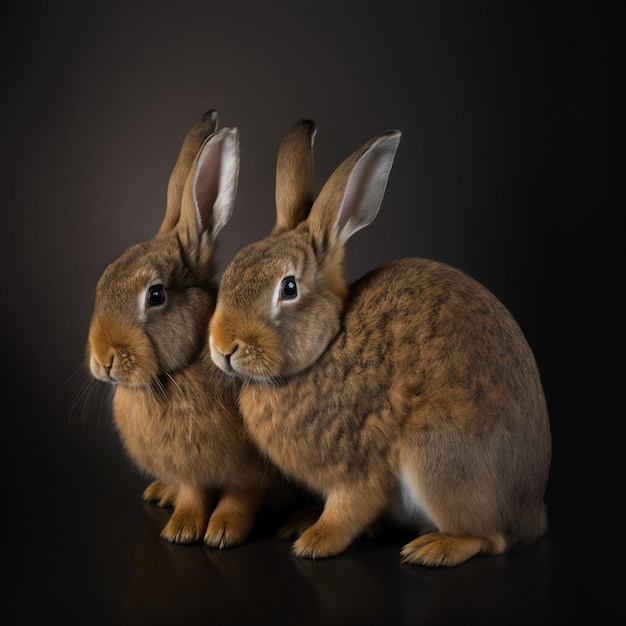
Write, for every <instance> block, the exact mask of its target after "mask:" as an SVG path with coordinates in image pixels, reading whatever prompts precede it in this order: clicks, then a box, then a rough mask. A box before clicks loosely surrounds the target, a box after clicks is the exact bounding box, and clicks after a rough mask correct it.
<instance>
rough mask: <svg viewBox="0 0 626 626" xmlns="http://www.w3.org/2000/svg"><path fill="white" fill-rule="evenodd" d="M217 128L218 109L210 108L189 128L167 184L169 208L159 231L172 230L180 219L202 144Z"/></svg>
mask: <svg viewBox="0 0 626 626" xmlns="http://www.w3.org/2000/svg"><path fill="white" fill-rule="evenodd" d="M216 129H217V111H216V110H215V109H210V110H209V111H207V112H206V113H205V114H204V115H203V116H202V117H201V118H200V120H198V121H197V122H196V123H195V124H194V125H193V126H192V127H191V129H190V130H189V132H188V133H187V135H186V136H185V139H184V140H183V145H182V147H181V149H180V154H179V155H178V160H177V161H176V165H174V169H173V170H172V173H171V174H170V180H169V183H168V186H167V208H166V211H165V217H164V218H163V223H162V224H161V227H160V229H159V232H166V231H168V230H171V229H172V228H174V226H176V224H178V220H179V219H180V207H181V204H182V198H183V189H184V188H185V182H186V180H187V177H188V176H189V172H190V171H191V168H192V167H193V165H194V162H195V159H196V156H197V155H198V152H199V150H200V148H201V147H202V144H203V143H204V142H205V141H206V139H207V137H209V136H210V135H211V134H212V133H214V132H215V130H216Z"/></svg>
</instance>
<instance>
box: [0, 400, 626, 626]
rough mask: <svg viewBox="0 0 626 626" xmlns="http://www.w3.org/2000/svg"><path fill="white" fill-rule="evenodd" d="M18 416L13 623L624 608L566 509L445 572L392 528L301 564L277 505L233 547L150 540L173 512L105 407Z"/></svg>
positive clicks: (598, 619)
mask: <svg viewBox="0 0 626 626" xmlns="http://www.w3.org/2000/svg"><path fill="white" fill-rule="evenodd" d="M35 407H38V410H43V409H42V407H39V405H38V403H33V405H32V407H30V408H31V409H34V408H35ZM4 409H5V411H6V412H5V413H4V414H3V418H6V419H4V424H5V425H6V424H7V423H8V421H9V420H10V419H11V417H15V418H17V417H18V416H19V418H20V419H21V420H28V417H29V415H28V409H29V403H28V401H26V403H24V402H22V404H21V406H19V407H17V406H5V407H4ZM20 424H21V426H20V427H15V425H14V427H13V428H10V429H7V434H6V436H5V437H4V440H3V443H4V445H5V450H8V451H10V453H9V454H8V455H5V457H4V459H3V461H4V463H5V467H4V473H3V474H4V478H5V494H4V495H5V507H4V514H3V517H4V524H3V525H4V533H3V538H4V547H3V557H2V570H3V580H4V581H5V582H4V583H3V595H4V596H5V598H4V601H3V609H2V613H3V615H4V617H5V618H6V619H5V620H4V623H6V624H81V625H84V624H91V625H94V624H108V625H112V624H115V625H118V624H119V625H123V624H128V625H134V624H148V625H158V624H163V625H166V624H172V625H178V626H181V625H184V624H216V625H219V624H273V625H280V624H297V625H307V624H337V625H350V624H388V625H398V626H400V625H405V624H412V625H416V624H417V625H419V624H425V625H430V624H433V625H434V624H477V625H478V624H480V625H488V624H494V625H508V624H520V625H535V624H578V623H581V624H584V623H594V624H599V625H602V626H606V625H609V624H613V623H621V622H622V619H620V618H623V617H624V608H623V597H622V596H621V595H616V593H615V589H616V588H618V589H619V588H621V582H619V581H620V578H619V575H618V574H613V573H611V571H610V570H609V569H607V568H606V567H603V566H600V565H599V564H597V563H594V562H592V560H591V559H589V553H588V549H589V548H590V547H591V546H587V545H585V542H584V541H572V537H571V536H570V535H571V532H570V530H571V528H572V526H573V524H570V523H569V522H568V520H567V519H565V518H564V519H563V520H559V519H557V520H556V523H555V524H553V529H552V531H551V532H550V534H549V535H547V536H546V537H544V538H543V539H542V540H541V541H539V542H538V543H537V544H536V545H535V546H533V547H532V548H531V549H529V550H527V551H525V552H521V553H515V554H509V555H505V556H500V557H495V558H476V559H473V560H472V561H470V562H468V563H466V564H464V565H462V566H459V567H457V568H453V569H427V568H423V567H419V566H408V565H402V564H401V563H400V561H399V551H400V548H401V547H402V545H403V544H404V543H405V542H407V541H408V540H409V539H411V535H410V534H408V535H407V534H404V533H400V532H397V531H395V532H392V531H389V532H387V533H385V534H382V535H380V536H378V537H377V538H375V539H373V540H362V541H359V542H358V543H356V544H354V545H353V546H352V547H350V548H349V549H348V550H347V551H346V552H345V553H344V554H342V555H340V556H337V557H335V558H332V559H327V560H322V561H316V562H313V561H309V560H300V559H296V558H294V557H292V556H291V554H290V551H289V545H288V544H287V543H283V542H280V541H278V540H277V539H276V538H275V537H274V531H275V529H276V527H277V526H278V524H280V523H281V522H282V521H283V519H284V517H285V516H286V515H287V514H288V512H289V510H288V509H286V508H278V509H272V510H269V509H266V510H264V511H263V512H262V513H261V515H260V516H259V520H258V524H257V527H256V529H255V531H254V532H253V534H252V536H251V537H250V538H249V540H248V541H247V542H246V543H245V544H244V545H241V546H239V547H236V548H231V549H228V550H224V551H218V550H210V549H206V548H204V546H202V545H193V546H174V545H170V544H168V543H166V542H164V541H163V540H161V539H160V538H159V532H160V530H161V528H162V526H163V525H164V524H165V522H166V521H167V518H168V515H169V511H167V510H162V509H159V508H158V507H156V506H154V505H150V504H146V503H143V502H142V501H141V498H140V494H141V492H142V490H143V488H144V486H145V484H146V480H145V479H144V477H142V476H139V475H138V474H137V473H136V472H135V470H134V469H133V468H132V466H131V465H130V463H129V462H128V460H127V459H126V457H125V456H124V454H123V452H122V451H121V449H120V445H119V442H118V440H117V438H116V435H115V433H114V432H113V431H112V429H111V427H110V423H109V421H108V416H107V415H106V414H104V412H103V414H102V415H101V416H100V417H99V418H98V419H97V420H95V422H90V423H87V422H84V423H73V424H70V425H69V427H68V424H67V423H64V422H63V420H62V419H60V418H59V419H57V420H56V421H55V420H54V419H53V420H51V422H50V428H49V431H48V432H43V433H40V434H39V436H34V437H31V438H30V440H29V438H28V437H29V436H28V435H27V431H28V428H27V426H25V424H27V421H22V422H20ZM63 428H66V431H65V434H63V433H62V432H61V431H60V429H61V430H62V429H63ZM68 433H69V434H68ZM9 462H10V464H11V466H10V467H9V466H8V465H9ZM11 477H13V480H11ZM622 578H623V576H622ZM616 585H617V587H616Z"/></svg>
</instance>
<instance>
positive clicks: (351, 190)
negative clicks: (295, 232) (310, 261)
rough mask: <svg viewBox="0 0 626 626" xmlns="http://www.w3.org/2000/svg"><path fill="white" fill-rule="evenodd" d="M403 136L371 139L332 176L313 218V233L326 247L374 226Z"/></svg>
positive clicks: (397, 133)
mask: <svg viewBox="0 0 626 626" xmlns="http://www.w3.org/2000/svg"><path fill="white" fill-rule="evenodd" d="M400 136H401V133H400V131H398V130H388V131H386V132H384V133H382V134H380V135H378V136H376V137H374V138H373V139H370V141H368V142H367V143H366V144H364V145H363V146H362V147H361V148H360V149H359V150H357V151H356V152H354V153H353V154H352V155H351V156H349V157H348V158H347V159H346V160H345V161H344V162H343V163H342V164H341V165H340V166H339V167H338V168H337V169H336V170H335V171H334V172H333V174H332V175H331V177H330V178H329V179H328V181H327V182H326V184H325V185H324V187H323V188H322V190H321V191H320V194H319V196H318V197H317V199H316V200H315V203H314V204H313V207H312V208H311V213H310V216H309V224H310V227H311V232H312V233H313V235H314V236H316V237H318V238H319V239H320V240H321V242H322V243H323V244H324V247H326V246H329V245H330V246H332V245H334V244H336V243H338V244H340V245H341V244H343V243H344V242H345V241H346V240H347V239H348V238H349V237H351V236H352V235H353V234H354V233H355V232H357V231H358V230H360V229H361V228H363V227H365V226H367V225H368V224H370V223H371V222H372V221H373V220H374V218H375V217H376V215H377V213H378V209H379V208H380V205H381V203H382V201H383V196H384V194H385V189H386V187H387V180H388V178H389V173H390V172H391V166H392V165H393V160H394V158H395V155H396V150H397V149H398V144H399V143H400Z"/></svg>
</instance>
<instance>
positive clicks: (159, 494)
mask: <svg viewBox="0 0 626 626" xmlns="http://www.w3.org/2000/svg"><path fill="white" fill-rule="evenodd" d="M177 495H178V485H168V484H167V483H164V482H163V481H162V480H155V481H154V482H153V483H150V484H149V485H148V486H147V487H146V489H145V490H144V492H143V495H142V496H141V497H142V499H143V500H145V501H146V502H152V503H153V504H156V505H157V506H160V507H163V508H166V507H169V506H174V503H175V502H176V496H177Z"/></svg>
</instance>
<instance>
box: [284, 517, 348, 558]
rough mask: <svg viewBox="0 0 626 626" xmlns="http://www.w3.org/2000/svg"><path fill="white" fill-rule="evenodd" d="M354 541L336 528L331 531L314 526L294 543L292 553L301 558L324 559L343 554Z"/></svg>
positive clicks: (318, 525)
mask: <svg viewBox="0 0 626 626" xmlns="http://www.w3.org/2000/svg"><path fill="white" fill-rule="evenodd" d="M352 539H353V537H346V536H344V535H343V534H342V533H340V532H338V530H337V529H336V528H334V529H332V530H330V529H328V528H325V527H323V526H321V525H320V524H313V526H311V527H310V528H308V529H307V530H305V531H304V532H303V533H302V534H301V535H300V537H299V538H298V539H297V540H296V541H295V542H294V544H293V546H292V548H291V552H292V554H293V555H294V556H297V557H301V558H307V559H323V558H326V557H329V556H335V555H336V554H339V553H340V552H343V551H344V550H345V549H346V548H347V547H348V545H349V544H350V542H351V541H352Z"/></svg>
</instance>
